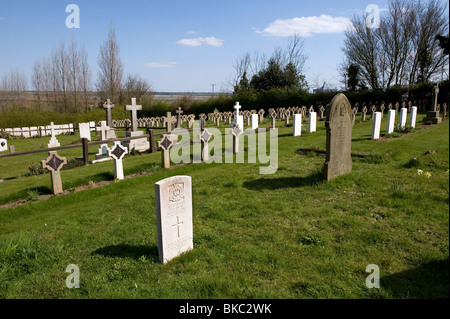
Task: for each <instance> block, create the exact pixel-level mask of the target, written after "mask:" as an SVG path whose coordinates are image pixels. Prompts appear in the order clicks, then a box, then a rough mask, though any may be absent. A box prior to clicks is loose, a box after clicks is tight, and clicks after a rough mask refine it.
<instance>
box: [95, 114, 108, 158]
mask: <svg viewBox="0 0 450 319" xmlns="http://www.w3.org/2000/svg"><path fill="white" fill-rule="evenodd" d="M109 129H110V128H109V126H107V125H106V121H101V122H100V126H98V127H96V130H97V132H98V131H100V132H101V135H100V138H101V140H102V141H104V140H106V139H107V132H108V130H109ZM105 158H109V156H108V144H107V143H103V144H100V146H99V147H98V150H97V154H95V159H96V160H100V159H105Z"/></svg>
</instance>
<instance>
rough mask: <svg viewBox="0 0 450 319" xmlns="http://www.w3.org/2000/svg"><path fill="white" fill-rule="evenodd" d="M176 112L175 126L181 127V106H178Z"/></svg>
mask: <svg viewBox="0 0 450 319" xmlns="http://www.w3.org/2000/svg"><path fill="white" fill-rule="evenodd" d="M176 113H177V127H178V128H180V127H181V115H182V114H183V110H182V109H181V107H178V110H176Z"/></svg>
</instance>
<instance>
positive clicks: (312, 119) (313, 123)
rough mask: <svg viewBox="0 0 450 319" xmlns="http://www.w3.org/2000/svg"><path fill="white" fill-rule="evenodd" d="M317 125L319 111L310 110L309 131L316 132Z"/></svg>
mask: <svg viewBox="0 0 450 319" xmlns="http://www.w3.org/2000/svg"><path fill="white" fill-rule="evenodd" d="M316 125H317V113H316V112H309V132H310V133H314V132H315V131H316Z"/></svg>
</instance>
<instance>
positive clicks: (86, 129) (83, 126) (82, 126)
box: [78, 123, 91, 141]
mask: <svg viewBox="0 0 450 319" xmlns="http://www.w3.org/2000/svg"><path fill="white" fill-rule="evenodd" d="M78 129H79V130H80V138H87V139H88V140H89V141H90V140H91V128H90V126H89V123H79V124H78Z"/></svg>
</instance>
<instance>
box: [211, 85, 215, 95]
mask: <svg viewBox="0 0 450 319" xmlns="http://www.w3.org/2000/svg"><path fill="white" fill-rule="evenodd" d="M211 86H212V97H214V87H215V86H216V84H211Z"/></svg>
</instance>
